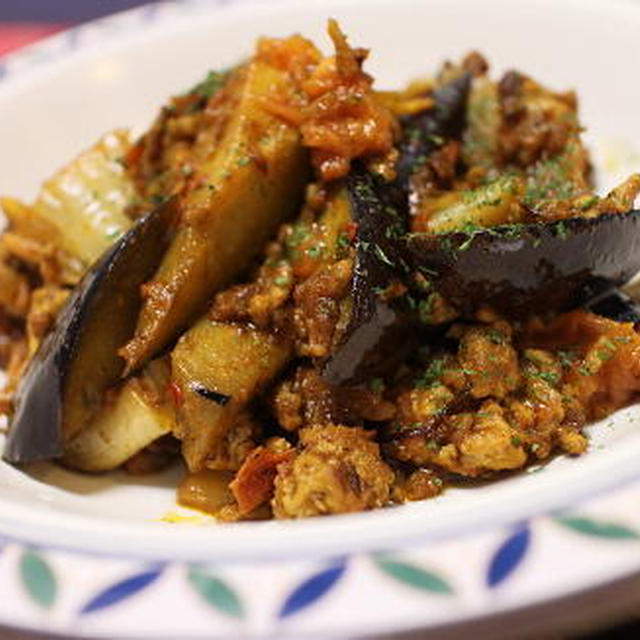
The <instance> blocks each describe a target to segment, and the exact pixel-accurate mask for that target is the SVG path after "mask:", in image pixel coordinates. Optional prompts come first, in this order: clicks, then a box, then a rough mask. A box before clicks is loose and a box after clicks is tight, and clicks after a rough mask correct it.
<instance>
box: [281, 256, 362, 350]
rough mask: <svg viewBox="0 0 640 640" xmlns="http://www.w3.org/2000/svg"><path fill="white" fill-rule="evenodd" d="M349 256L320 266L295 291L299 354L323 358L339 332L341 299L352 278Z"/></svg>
mask: <svg viewBox="0 0 640 640" xmlns="http://www.w3.org/2000/svg"><path fill="white" fill-rule="evenodd" d="M352 268H353V267H352V261H351V259H349V258H347V259H344V260H339V261H338V262H334V263H333V264H329V265H327V266H326V267H324V268H321V269H319V270H318V271H316V273H314V274H313V275H312V276H311V277H310V278H309V279H307V280H306V281H305V282H303V283H302V284H301V285H299V286H298V287H296V289H295V291H294V296H293V297H294V302H295V310H294V322H295V328H296V333H297V341H296V346H297V350H298V353H299V355H304V356H313V357H315V358H322V357H324V356H327V355H328V354H329V351H330V349H331V346H332V345H333V342H334V337H335V335H336V334H339V332H340V317H341V314H342V308H341V304H340V303H341V301H342V300H343V299H344V298H345V297H346V294H347V288H348V285H349V282H350V281H351V273H352Z"/></svg>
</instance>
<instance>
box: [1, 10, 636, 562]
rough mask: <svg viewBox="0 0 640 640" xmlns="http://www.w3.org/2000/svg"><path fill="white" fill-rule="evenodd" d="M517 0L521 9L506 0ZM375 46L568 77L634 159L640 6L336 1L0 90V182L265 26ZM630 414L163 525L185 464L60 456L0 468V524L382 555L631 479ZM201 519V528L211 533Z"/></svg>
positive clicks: (158, 35)
mask: <svg viewBox="0 0 640 640" xmlns="http://www.w3.org/2000/svg"><path fill="white" fill-rule="evenodd" d="M516 7H517V8H516ZM329 15H331V16H334V17H337V18H338V19H339V20H340V22H341V24H342V26H343V28H344V30H345V31H346V33H347V34H348V35H349V37H350V41H351V42H352V43H353V44H357V45H362V46H366V47H369V48H371V50H372V54H371V57H370V60H369V61H368V63H367V69H368V71H369V72H370V73H372V74H373V75H374V76H375V77H376V78H377V86H378V87H397V86H399V85H401V84H403V83H404V82H405V81H407V80H408V79H410V78H413V77H416V76H420V75H425V74H429V73H431V72H432V71H433V70H435V69H436V67H437V65H438V64H439V63H440V62H442V61H443V60H444V59H446V58H453V59H455V58H457V57H459V56H461V55H462V54H464V53H465V52H467V51H469V50H471V49H478V50H480V51H482V52H483V53H484V54H486V56H487V57H488V59H489V60H490V62H491V64H492V68H493V73H494V74H496V75H497V74H500V73H501V72H502V71H504V70H506V69H508V68H516V69H520V70H523V71H525V72H526V73H528V74H530V75H532V76H533V77H535V78H539V79H540V80H541V81H542V82H543V83H545V84H547V85H550V86H551V87H555V88H557V89H558V90H563V89H568V88H576V89H577V91H578V93H579V97H580V105H581V116H582V121H583V123H584V124H585V125H586V126H587V127H588V133H587V139H588V142H589V144H590V145H591V146H592V149H593V151H594V158H595V161H596V168H597V170H598V177H599V182H600V184H601V186H602V187H603V188H607V187H609V186H611V185H612V184H613V183H614V182H615V181H616V180H617V179H619V178H621V177H623V176H625V175H626V174H628V173H629V172H630V171H632V170H634V169H635V170H636V171H637V170H639V169H640V156H638V153H637V152H636V151H635V149H638V148H640V128H639V126H638V124H639V120H638V110H637V109H638V107H637V105H638V104H639V103H640V83H638V82H637V81H636V80H635V78H636V73H637V68H636V67H637V64H636V63H637V60H638V54H637V34H638V33H639V32H640V10H634V9H633V8H632V7H628V6H627V5H626V4H623V3H604V2H602V3H600V2H580V3H577V2H568V3H562V4H557V3H552V2H524V1H523V2H507V1H506V0H505V1H499V0H491V1H486V2H465V1H463V0H449V1H447V2H444V1H442V2H435V1H434V2H423V3H415V2H414V3H412V2H396V3H391V2H387V3H367V5H366V7H364V6H363V3H361V2H342V3H335V4H331V3H330V4H327V3H323V5H322V6H320V5H317V4H314V3H311V4H309V5H307V6H305V7H304V8H300V6H299V5H298V4H297V3H296V4H293V3H291V4H289V5H282V6H279V7H273V6H270V7H266V6H264V5H263V6H256V7H247V6H240V7H238V8H233V9H229V10H224V11H211V12H200V13H197V14H196V13H194V14H192V15H189V16H185V17H184V18H183V19H178V20H175V21H172V22H171V24H159V25H155V26H151V27H147V28H145V29H144V30H139V31H138V32H137V33H134V34H126V35H124V36H122V37H121V38H119V39H118V40H112V41H108V42H104V41H102V42H100V43H98V44H95V45H92V46H89V47H86V48H83V49H82V50H81V51H79V52H75V53H71V54H69V55H67V56H65V57H64V58H61V59H59V60H57V61H54V62H52V63H51V64H47V65H44V66H42V67H39V68H37V69H35V70H34V71H31V72H28V73H25V74H24V75H23V76H22V77H18V78H15V79H14V78H11V79H10V80H9V81H7V82H5V83H4V84H2V85H0V141H1V146H0V193H2V194H8V195H14V196H19V197H27V198H28V197H32V196H33V195H34V194H35V192H36V190H37V188H38V185H39V183H40V182H41V180H42V179H43V178H45V177H46V176H47V175H49V174H50V173H51V172H52V171H53V170H54V169H55V168H56V167H58V166H60V165H61V164H64V163H65V162H66V160H67V159H70V158H71V157H72V156H73V155H74V154H75V153H77V152H78V151H79V150H80V149H82V148H83V147H86V146H88V145H89V144H90V143H91V142H92V141H93V140H94V139H95V138H97V137H98V136H99V135H100V134H101V133H103V132H104V131H107V130H109V129H112V128H116V127H123V126H131V127H133V128H134V130H135V131H137V132H138V131H141V130H142V128H143V127H144V126H146V125H147V124H148V123H149V122H150V120H151V118H152V117H153V116H154V114H155V112H156V109H157V108H158V106H159V105H160V104H161V103H162V102H163V101H164V100H165V98H166V97H167V96H168V95H170V94H171V93H172V92H180V91H181V90H183V89H184V88H186V87H188V86H190V85H191V84H192V83H193V82H194V81H196V80H197V79H198V78H199V77H201V76H202V75H203V74H204V73H205V72H206V70H208V69H209V68H220V67H224V66H226V65H229V64H230V63H232V62H234V61H235V60H237V59H238V58H239V57H241V56H242V55H243V54H246V53H247V52H248V51H250V49H251V46H252V42H253V41H254V39H255V38H256V37H257V36H259V35H261V34H265V35H272V36H277V35H286V34H290V33H293V32H301V33H303V34H304V35H306V36H308V37H311V38H312V39H314V40H315V41H317V42H319V43H322V45H323V47H324V48H325V49H326V48H327V46H328V39H327V37H326V35H325V33H324V23H325V20H326V18H327V16H329ZM639 419H640V410H639V408H637V407H631V408H628V409H625V410H623V411H621V412H618V413H617V414H616V415H614V416H612V417H611V418H610V419H609V420H605V421H603V422H602V423H600V424H598V425H594V426H593V427H591V428H590V430H589V433H590V435H591V445H590V450H589V452H588V453H587V454H586V455H585V456H583V457H582V458H580V459H572V460H568V459H564V458H558V459H556V460H554V461H553V462H551V463H550V464H549V465H547V466H546V467H544V468H543V469H541V470H538V471H536V472H535V473H531V472H529V473H524V474H521V475H517V476H514V477H510V478H507V479H504V480H502V481H500V482H497V483H493V484H488V485H484V486H479V487H474V488H469V489H451V490H449V491H447V492H446V493H445V494H444V495H443V496H442V497H440V498H438V499H435V500H431V501H427V502H422V503H414V504H410V505H406V506H403V507H399V508H394V509H389V510H384V511H380V512H376V513H368V514H359V515H355V516H345V517H334V518H328V519H321V520H320V519H315V520H309V521H306V522H295V523H291V522H267V523H246V524H240V525H232V526H228V525H226V526H215V525H213V524H211V523H210V521H207V519H206V518H204V517H203V518H196V520H197V521H198V522H197V523H196V525H194V523H193V522H192V521H188V522H184V523H182V524H180V525H179V526H176V525H169V524H167V523H166V522H162V518H163V516H166V515H167V514H168V513H169V512H172V513H173V512H179V513H185V512H184V510H178V509H177V508H176V507H175V504H174V487H175V485H176V484H177V481H178V480H179V478H180V475H181V473H182V472H181V470H180V469H173V470H171V471H169V472H166V473H164V474H160V475H157V476H151V477H148V478H144V479H138V478H130V477H126V476H125V475H124V474H120V473H117V474H108V475H105V476H82V475H79V474H75V473H70V472H68V471H64V470H62V469H59V468H57V467H55V466H53V465H49V464H40V465H34V466H33V467H32V468H30V469H29V470H28V472H25V471H24V470H18V469H15V468H13V467H10V466H8V465H6V464H2V465H0V510H1V511H2V513H3V520H4V521H3V523H2V525H0V531H2V532H4V533H6V534H9V535H16V536H21V537H28V538H30V539H32V540H35V541H44V540H47V541H49V542H54V543H56V544H60V545H65V546H82V547H86V548H92V549H95V550H100V551H116V552H120V553H133V554H160V555H167V556H174V557H176V556H178V557H200V558H202V557H203V556H204V557H211V558H214V557H225V558H229V557H236V556H237V557H248V556H262V557H264V556H275V555H280V554H287V553H293V552H301V553H306V552H309V553H311V552H314V553H315V552H318V551H322V552H327V553H333V552H338V551H344V550H348V549H362V548H380V547H387V546H391V545H394V544H396V543H398V542H400V541H402V540H417V539H419V538H421V537H424V536H446V535H451V534H453V533H459V532H461V531H473V530H474V529H476V528H477V527H480V526H490V525H493V524H495V523H497V522H503V521H505V520H515V519H518V518H522V517H526V516H527V515H530V514H532V513H535V512H539V511H542V510H548V509H553V508H557V507H560V506H563V505H566V504H569V503H571V502H573V501H575V500H579V499H582V498H585V497H587V496H589V495H592V494H594V493H597V492H600V491H603V490H606V489H609V488H611V487H613V486H615V485H617V484H620V483H622V482H624V481H627V480H628V479H630V478H631V477H633V476H634V475H636V474H637V473H638V472H637V470H636V469H637V466H636V465H637V463H636V460H637V458H638V456H639V455H640V433H639V432H638V429H637V423H638V421H639ZM203 525H204V526H203Z"/></svg>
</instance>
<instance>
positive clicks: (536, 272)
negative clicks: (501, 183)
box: [407, 210, 640, 317]
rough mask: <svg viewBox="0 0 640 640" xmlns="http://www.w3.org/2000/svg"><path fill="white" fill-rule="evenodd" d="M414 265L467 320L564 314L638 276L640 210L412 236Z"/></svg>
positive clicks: (410, 245) (409, 243) (410, 247)
mask: <svg viewBox="0 0 640 640" xmlns="http://www.w3.org/2000/svg"><path fill="white" fill-rule="evenodd" d="M407 250H408V251H407V252H408V256H409V259H410V261H411V264H412V267H413V268H414V269H416V270H418V271H420V272H421V273H422V274H423V275H424V276H425V277H426V278H427V279H429V281H430V282H431V283H432V285H433V286H434V288H435V289H436V290H437V291H438V292H439V293H440V294H441V295H442V296H444V297H445V298H446V299H447V300H448V301H449V302H451V303H452V304H453V305H454V306H455V307H456V308H457V309H458V311H460V312H461V313H462V314H465V315H469V314H472V313H473V312H474V311H475V310H476V309H478V308H479V307H480V306H488V307H492V308H493V309H495V310H497V311H499V312H500V313H502V314H504V315H505V316H507V317H523V316H526V315H530V314H532V313H544V312H547V311H556V312H557V311H564V310H568V309H572V308H576V307H579V306H582V305H584V304H587V303H588V302H589V301H591V300H593V299H595V298H597V297H598V296H600V295H602V294H604V293H606V292H607V291H609V290H611V289H614V288H615V287H617V286H620V285H622V284H624V283H626V282H627V281H628V280H629V279H630V278H632V277H633V276H634V275H635V274H636V273H637V272H638V271H640V211H638V210H632V211H629V212H627V213H615V214H614V213H605V214H602V215H600V216H598V217H593V218H581V217H574V218H569V219H565V220H560V221H557V222H549V223H529V224H518V225H504V226H496V227H491V228H486V229H481V230H475V231H470V232H464V231H459V232H451V233H443V234H411V235H410V236H408V238H407Z"/></svg>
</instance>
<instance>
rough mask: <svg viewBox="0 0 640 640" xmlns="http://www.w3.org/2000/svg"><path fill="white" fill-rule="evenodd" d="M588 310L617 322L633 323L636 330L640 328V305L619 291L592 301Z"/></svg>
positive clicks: (608, 292)
mask: <svg viewBox="0 0 640 640" xmlns="http://www.w3.org/2000/svg"><path fill="white" fill-rule="evenodd" d="M586 309H587V311H591V312H592V313H595V314H597V315H599V316H603V317H605V318H609V319H610V320H615V321H616V322H633V323H634V324H635V325H636V330H637V329H638V327H640V304H639V303H638V302H637V301H636V300H634V299H633V298H631V297H630V296H628V295H627V294H626V293H623V292H622V291H619V290H618V289H614V290H613V291H607V293H605V294H604V295H602V296H600V297H598V298H596V299H595V300H592V301H590V302H589V304H587V305H586Z"/></svg>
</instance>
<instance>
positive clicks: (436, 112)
mask: <svg viewBox="0 0 640 640" xmlns="http://www.w3.org/2000/svg"><path fill="white" fill-rule="evenodd" d="M470 88H471V74H470V73H468V72H467V73H463V74H462V75H460V76H459V77H457V78H455V79H454V80H451V81H450V82H447V83H446V84H443V85H442V86H440V87H438V88H437V89H435V90H434V92H433V96H432V97H433V101H434V107H433V108H432V109H428V110H426V111H421V112H420V113H417V114H415V115H412V116H408V117H405V118H401V120H400V123H401V126H402V130H403V139H402V141H401V142H400V144H399V148H398V151H399V154H400V156H399V159H398V162H397V164H396V179H395V184H396V185H397V186H398V187H399V188H400V189H402V190H403V191H406V190H407V189H408V185H409V179H410V178H411V175H412V174H413V172H414V170H415V169H416V167H418V166H420V165H421V164H422V163H424V161H425V159H426V158H428V157H429V155H430V154H431V153H433V152H434V151H436V150H437V149H438V148H439V147H441V146H442V145H443V144H444V143H445V142H447V141H448V140H459V139H460V137H461V136H462V132H463V131H464V127H465V124H466V117H465V116H466V109H467V98H468V96H469V90H470Z"/></svg>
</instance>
